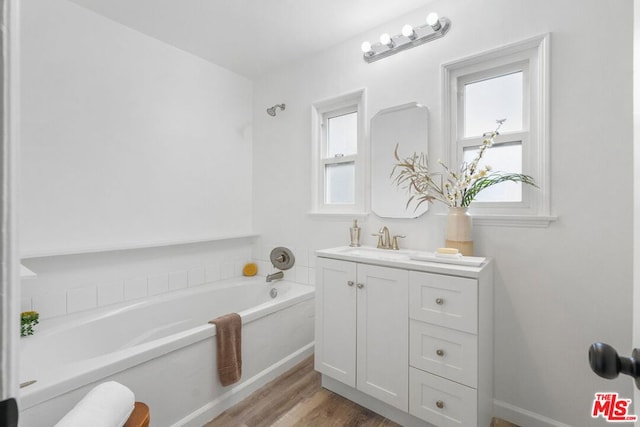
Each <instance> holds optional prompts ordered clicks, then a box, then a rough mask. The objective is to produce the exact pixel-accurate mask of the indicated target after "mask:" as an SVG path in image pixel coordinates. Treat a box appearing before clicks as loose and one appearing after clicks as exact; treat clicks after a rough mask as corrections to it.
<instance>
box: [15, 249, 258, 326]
mask: <svg viewBox="0 0 640 427" xmlns="http://www.w3.org/2000/svg"><path fill="white" fill-rule="evenodd" d="M243 247H244V249H243V250H242V251H241V252H233V251H231V252H228V251H226V250H225V249H220V250H219V251H216V252H217V256H214V258H213V259H209V260H199V261H197V260H191V261H190V262H188V263H185V264H184V265H182V266H180V267H177V268H176V267H175V266H174V267H170V268H166V267H165V268H166V269H163V268H162V263H161V262H160V263H159V264H158V265H156V266H154V267H151V268H149V267H148V266H147V267H145V268H146V271H145V270H142V271H139V272H135V271H133V272H132V271H129V272H127V273H123V272H121V273H117V274H116V275H115V276H110V277H108V278H107V277H102V278H101V277H89V276H88V277H82V278H80V279H78V280H75V281H73V282H72V283H69V285H68V286H67V287H65V288H64V289H58V290H51V289H48V288H47V282H44V283H42V284H40V286H39V287H38V288H37V289H36V290H35V291H34V292H32V293H31V294H30V295H28V296H25V295H24V293H23V297H22V298H21V311H30V310H36V311H38V312H39V313H40V318H41V319H48V318H52V317H58V316H64V315H67V314H72V313H77V312H79V311H87V310H91V309H95V308H102V307H106V306H110V305H113V304H118V303H122V302H124V301H132V300H138V299H144V298H149V297H153V296H155V295H160V294H165V293H168V292H174V291H179V290H182V289H184V288H187V287H196V286H202V285H204V284H207V283H211V282H216V281H218V280H223V279H230V278H233V277H240V276H241V275H242V267H243V265H244V264H245V263H246V262H248V261H249V260H250V259H251V244H250V243H247V244H246V245H243ZM112 268H113V269H114V270H117V269H119V265H118V264H114V265H113V267H112ZM40 278H41V279H43V280H44V279H45V278H46V274H42V275H40ZM37 281H38V279H32V280H30V283H31V284H33V283H34V282H36V283H37Z"/></svg>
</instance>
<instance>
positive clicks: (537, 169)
mask: <svg viewBox="0 0 640 427" xmlns="http://www.w3.org/2000/svg"><path fill="white" fill-rule="evenodd" d="M549 39H550V36H549V34H545V35H542V36H538V37H534V38H531V39H528V40H524V41H521V42H518V43H514V44H511V45H507V46H504V47H500V48H497V49H493V50H490V51H487V52H483V53H480V54H477V55H473V56H471V57H467V58H463V59H460V60H456V61H453V62H449V63H446V64H443V65H442V77H443V86H442V87H443V112H444V126H443V129H444V138H443V143H444V144H445V146H444V147H443V153H445V158H446V163H447V164H448V165H454V166H455V165H459V164H461V162H462V159H463V150H464V148H468V147H473V146H478V145H479V143H481V141H482V138H481V137H465V136H464V123H463V117H464V85H465V84H468V83H473V82H475V81H482V80H486V79H490V78H492V77H499V76H502V75H508V74H511V73H513V72H517V71H522V72H523V124H522V131H518V132H503V133H501V134H500V135H498V136H497V137H496V139H495V145H498V144H504V143H512V142H521V144H522V173H524V174H527V175H531V176H532V177H533V178H534V179H535V182H536V184H537V185H538V187H539V188H537V189H536V188H533V187H531V186H528V185H523V186H522V201H521V202H474V203H472V204H471V205H470V207H469V212H470V213H471V214H472V215H473V216H474V223H476V224H479V225H482V224H489V225H507V226H533V227H535V226H540V227H546V226H548V225H549V222H550V221H553V220H555V219H556V217H554V216H552V215H551V214H550V192H549V178H550V172H549V129H548V123H549V106H548V103H549ZM487 130H491V129H487Z"/></svg>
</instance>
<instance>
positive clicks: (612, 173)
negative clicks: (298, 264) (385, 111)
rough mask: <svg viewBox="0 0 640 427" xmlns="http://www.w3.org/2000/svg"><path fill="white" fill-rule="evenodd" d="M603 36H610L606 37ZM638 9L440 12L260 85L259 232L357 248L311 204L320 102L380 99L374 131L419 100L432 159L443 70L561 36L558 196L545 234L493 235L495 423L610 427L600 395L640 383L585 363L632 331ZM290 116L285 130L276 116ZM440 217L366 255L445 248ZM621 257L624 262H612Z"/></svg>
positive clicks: (375, 102)
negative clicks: (379, 45) (414, 37)
mask: <svg viewBox="0 0 640 427" xmlns="http://www.w3.org/2000/svg"><path fill="white" fill-rule="evenodd" d="M429 10H435V11H438V12H439V13H440V14H441V15H442V16H446V17H448V18H450V19H451V20H452V22H453V27H452V29H451V31H450V33H449V34H448V35H447V36H446V37H445V38H443V39H440V40H437V41H434V42H432V43H428V44H426V45H423V46H420V47H416V48H414V49H411V50H409V51H406V52H402V53H400V54H397V55H394V56H392V57H390V58H387V59H384V60H381V61H378V62H375V63H372V64H367V63H365V62H364V61H363V60H362V59H361V53H360V43H361V42H362V41H363V40H365V39H369V40H376V39H377V37H378V35H379V34H380V33H381V32H383V31H388V32H390V33H394V34H395V33H398V32H399V31H400V28H401V27H402V25H403V24H405V23H411V24H414V25H417V24H420V23H422V22H423V20H424V16H425V15H426V13H427V12H428V11H429ZM602 23H605V24H606V23H609V24H612V23H614V24H612V25H606V30H602V31H599V30H597V28H598V26H599V25H602ZM632 24H633V23H632V2H603V1H601V0H586V1H580V2H576V1H572V0H541V1H533V0H518V1H514V0H483V1H477V0H460V1H456V2H452V1H444V0H436V1H434V2H431V3H429V5H428V7H425V9H424V10H419V11H416V12H415V13H412V14H409V15H407V16H406V17H405V18H403V19H398V20H394V21H393V22H390V23H388V24H387V25H384V26H381V27H380V28H376V29H372V30H371V31H370V32H368V33H367V34H363V35H362V37H358V38H356V39H353V40H350V41H348V42H346V43H342V44H339V45H337V46H334V47H332V48H331V49H328V50H327V51H325V52H323V53H321V54H318V55H314V56H311V57H309V58H307V59H306V60H303V61H300V62H298V63H296V64H292V65H287V66H286V67H283V68H282V69H280V70H277V71H275V72H272V73H270V74H268V75H266V76H265V77H264V78H262V79H260V80H258V81H256V82H255V86H254V153H253V155H254V160H253V161H254V181H253V185H254V190H253V191H254V197H255V201H254V227H255V229H256V230H257V231H259V232H261V233H262V238H263V241H264V242H268V243H276V242H286V243H288V244H290V245H293V246H297V247H306V248H310V249H317V248H321V247H330V246H337V245H343V244H347V243H348V238H349V234H348V227H349V223H350V221H349V220H331V219H318V218H315V217H310V216H309V215H308V214H307V212H308V211H309V209H310V207H311V203H310V194H311V188H310V182H311V174H310V172H309V170H310V147H311V143H310V140H311V136H310V123H311V120H310V116H311V107H310V106H311V104H312V103H313V102H314V101H318V100H321V99H325V98H328V97H332V96H337V95H340V94H342V93H345V92H349V91H352V90H354V89H358V88H362V87H365V88H366V89H367V111H366V114H367V117H368V118H370V117H372V116H373V115H374V114H375V113H376V112H377V111H378V110H380V109H382V108H386V107H390V106H393V105H399V104H403V103H406V102H410V101H417V102H420V103H423V104H425V105H426V106H428V107H429V109H430V119H431V120H430V123H431V129H430V135H429V137H430V144H429V150H430V153H431V156H432V158H434V159H437V158H439V157H440V158H442V157H444V155H443V149H442V139H441V135H442V120H443V117H442V111H441V102H442V101H441V100H442V88H441V86H440V84H441V74H440V66H441V64H443V63H445V62H449V61H452V60H455V59H458V58H462V57H465V56H468V55H472V54H475V53H478V52H481V51H483V50H488V49H492V48H495V47H498V46H501V45H504V44H508V43H512V42H516V41H519V40H523V39H526V38H529V37H532V36H536V35H540V34H544V33H547V32H549V33H551V99H550V102H551V141H550V144H551V182H552V187H551V194H552V211H553V212H552V213H554V214H556V215H557V216H558V217H559V219H558V221H557V222H554V223H552V224H551V225H550V226H549V227H548V228H515V227H494V226H481V227H476V229H475V234H474V238H475V243H476V249H477V252H478V253H479V254H483V255H487V256H492V257H495V259H496V267H495V268H496V270H495V273H496V274H495V277H496V282H495V332H496V333H495V350H496V352H495V367H496V370H495V372H496V374H495V398H496V409H497V411H498V412H497V414H498V415H501V416H503V417H504V418H508V419H511V420H512V421H515V422H517V423H518V424H520V425H525V426H538V425H540V426H543V425H562V424H561V423H565V424H569V425H575V426H590V425H591V426H595V425H601V422H600V421H595V420H593V419H591V417H590V409H591V404H592V401H593V398H594V393H595V392H597V391H602V390H610V389H611V388H614V387H615V389H616V390H617V391H619V392H620V393H621V394H622V395H624V396H627V397H632V396H631V393H632V386H631V381H629V380H628V379H626V378H620V379H617V380H615V381H606V380H603V379H601V378H599V377H597V376H595V374H593V373H592V372H591V371H590V369H589V365H588V361H587V350H588V347H589V345H590V344H591V343H592V342H594V341H600V340H602V341H605V342H608V343H610V344H612V345H613V346H615V347H616V348H618V349H619V350H620V351H621V353H623V354H627V353H629V352H630V343H631V321H632V298H631V297H632V257H631V251H632V233H631V231H632V208H633V205H632V182H633V173H632V96H631V93H632V92H631V85H632V30H633V27H632ZM281 102H285V103H286V104H287V109H286V111H284V112H282V113H278V116H277V117H275V118H272V117H269V116H267V114H266V113H265V112H264V109H265V108H266V107H269V106H271V105H273V104H275V103H281ZM438 212H443V209H442V207H440V206H437V205H434V206H433V207H432V209H430V211H429V212H428V213H427V214H425V215H424V216H423V217H421V218H419V219H416V220H386V219H380V218H378V217H376V216H375V215H370V216H369V217H368V218H367V219H366V220H365V221H364V222H363V227H364V230H363V236H364V239H363V240H364V243H365V244H374V243H375V241H374V238H373V237H369V236H370V233H371V232H374V231H376V230H377V229H378V228H379V227H380V226H381V225H382V224H385V225H388V226H389V227H390V228H391V230H392V232H394V233H397V234H407V235H408V237H407V239H405V241H404V245H405V246H406V247H412V248H419V249H433V248H434V247H437V246H441V245H442V242H443V228H444V219H443V218H442V217H441V216H437V213H438ZM613 251H615V252H613Z"/></svg>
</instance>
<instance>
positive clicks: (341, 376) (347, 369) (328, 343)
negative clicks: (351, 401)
mask: <svg viewBox="0 0 640 427" xmlns="http://www.w3.org/2000/svg"><path fill="white" fill-rule="evenodd" d="M355 281H356V264H355V263H352V262H348V261H338V260H333V259H327V258H318V260H317V263H316V327H315V332H316V337H315V340H316V344H315V369H316V371H318V372H321V373H323V374H325V375H327V376H329V377H331V378H333V379H336V380H338V381H340V382H343V383H345V384H347V385H349V386H351V387H355V386H356V286H355Z"/></svg>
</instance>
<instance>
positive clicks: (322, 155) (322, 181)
mask: <svg viewBox="0 0 640 427" xmlns="http://www.w3.org/2000/svg"><path fill="white" fill-rule="evenodd" d="M364 100H365V89H359V90H356V91H353V92H350V93H346V94H343V95H340V96H337V97H334V98H330V99H325V100H322V101H317V102H314V103H313V104H312V112H311V116H312V117H311V122H312V156H311V158H312V160H311V161H312V164H311V171H312V191H311V193H312V200H311V211H310V213H311V214H320V215H336V216H341V215H343V216H347V215H348V216H354V215H355V216H365V215H366V211H365V200H366V199H367V194H366V192H365V176H366V167H367V165H366V161H365V159H366V158H367V157H366V147H365V142H364V141H365V132H366V127H365V126H366V120H365V117H366V115H365V109H364V105H365V102H364ZM352 112H356V113H357V134H358V135H357V147H356V154H350V155H345V156H342V157H327V156H326V153H327V125H326V124H327V121H328V120H329V119H331V118H333V117H339V116H341V115H345V114H348V113H352ZM350 162H353V163H354V168H355V171H354V203H353V204H344V203H343V204H338V203H326V191H327V188H326V174H325V171H326V166H327V165H329V164H341V163H350Z"/></svg>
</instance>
